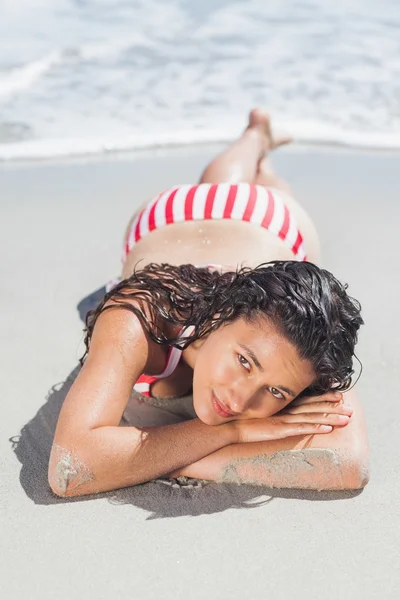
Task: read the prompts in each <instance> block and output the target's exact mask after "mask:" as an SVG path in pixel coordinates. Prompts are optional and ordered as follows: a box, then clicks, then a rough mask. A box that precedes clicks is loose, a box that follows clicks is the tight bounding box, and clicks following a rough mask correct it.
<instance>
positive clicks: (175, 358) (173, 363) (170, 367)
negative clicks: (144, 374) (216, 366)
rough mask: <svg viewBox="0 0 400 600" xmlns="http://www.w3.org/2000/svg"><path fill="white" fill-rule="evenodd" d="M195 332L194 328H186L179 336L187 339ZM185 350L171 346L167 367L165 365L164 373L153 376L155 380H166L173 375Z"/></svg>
mask: <svg viewBox="0 0 400 600" xmlns="http://www.w3.org/2000/svg"><path fill="white" fill-rule="evenodd" d="M193 330H194V326H192V325H191V326H190V327H186V328H184V329H182V331H181V333H180V334H179V339H182V340H183V339H185V338H186V337H188V336H190V335H191V334H192V333H193ZM182 352H183V350H182V349H181V348H175V347H174V346H171V347H170V349H169V351H168V355H167V361H166V365H165V369H164V371H163V372H162V373H160V374H159V375H153V377H154V379H165V378H166V377H169V376H170V375H172V373H173V372H174V371H175V369H176V367H177V366H178V363H179V361H180V359H181V355H182Z"/></svg>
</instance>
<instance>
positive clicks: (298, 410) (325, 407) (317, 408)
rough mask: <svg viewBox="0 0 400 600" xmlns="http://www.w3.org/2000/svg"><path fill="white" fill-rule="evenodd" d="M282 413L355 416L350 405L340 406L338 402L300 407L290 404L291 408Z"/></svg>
mask: <svg viewBox="0 0 400 600" xmlns="http://www.w3.org/2000/svg"><path fill="white" fill-rule="evenodd" d="M282 412H283V414H289V415H298V414H302V413H310V412H313V413H314V412H316V413H319V412H322V413H338V414H343V415H349V416H351V415H352V414H353V409H352V408H351V406H349V405H348V404H338V403H337V402H313V403H312V404H311V403H310V404H302V405H300V406H293V405H292V404H289V406H288V407H287V408H285V409H284V411H282Z"/></svg>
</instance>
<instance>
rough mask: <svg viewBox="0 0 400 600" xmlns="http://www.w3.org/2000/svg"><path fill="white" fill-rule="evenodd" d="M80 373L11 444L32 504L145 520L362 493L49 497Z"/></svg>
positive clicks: (92, 301) (91, 299) (238, 491)
mask: <svg viewBox="0 0 400 600" xmlns="http://www.w3.org/2000/svg"><path fill="white" fill-rule="evenodd" d="M103 295H104V288H101V289H99V290H96V291H95V292H93V294H91V295H90V296H87V297H86V298H84V299H83V300H82V301H81V302H80V303H79V304H78V311H79V314H80V316H81V318H82V320H84V318H85V315H86V313H87V311H88V310H90V309H91V308H93V307H94V306H96V305H97V303H98V301H99V300H101V298H102V296H103ZM79 370H80V366H77V367H75V369H74V370H73V371H72V372H71V373H70V374H69V375H68V377H67V378H66V380H65V381H64V382H60V383H57V384H55V385H53V386H52V388H51V389H50V390H49V392H48V394H47V397H46V403H45V404H44V405H43V406H42V407H41V408H40V409H39V411H38V413H37V414H36V415H35V416H34V417H33V419H31V420H30V421H29V422H28V423H27V424H26V425H25V426H24V427H23V429H22V431H21V434H20V435H16V436H14V437H12V438H11V439H10V442H11V444H12V447H13V450H14V452H15V454H16V456H17V458H18V460H19V461H20V463H21V465H22V468H21V473H20V481H21V485H22V487H23V489H24V491H25V493H26V494H27V496H28V497H29V498H30V499H31V500H33V502H35V503H36V504H42V505H50V504H61V503H72V502H90V501H93V500H95V499H98V498H107V499H108V500H109V502H111V503H113V504H132V505H133V506H137V507H139V508H142V509H143V510H145V511H147V512H148V513H150V514H149V516H148V517H147V518H148V519H157V518H165V517H180V516H185V515H192V516H196V515H202V514H212V513H218V512H222V511H224V510H226V509H228V508H243V509H250V508H256V507H258V506H262V505H265V504H268V503H269V502H271V501H272V500H273V499H274V498H288V499H298V500H314V501H315V500H317V501H327V500H339V499H347V498H353V497H354V496H357V495H358V494H359V493H361V490H356V491H342V492H314V491H309V490H292V489H291V490H286V489H270V488H264V487H255V486H249V485H227V484H217V483H213V482H210V483H209V484H207V485H204V486H203V487H200V488H194V489H191V488H185V487H180V488H172V487H170V486H167V485H165V484H163V483H160V482H150V483H145V484H141V485H137V486H134V487H130V488H125V489H122V490H116V491H113V492H107V493H103V494H96V495H91V496H82V497H78V498H59V497H57V496H55V495H54V494H53V493H52V492H51V490H50V488H49V486H48V483H47V466H48V462H49V457H50V451H51V446H52V442H53V438H54V432H55V428H56V424H57V420H58V415H59V413H60V410H61V406H62V404H63V402H64V399H65V397H66V395H67V393H68V390H69V389H70V387H71V385H72V384H73V382H74V380H75V378H76V376H77V375H78V373H79Z"/></svg>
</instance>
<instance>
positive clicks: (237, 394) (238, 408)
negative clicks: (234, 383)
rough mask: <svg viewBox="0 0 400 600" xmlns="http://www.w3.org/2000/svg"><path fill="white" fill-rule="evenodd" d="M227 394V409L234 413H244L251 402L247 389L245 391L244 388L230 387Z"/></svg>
mask: <svg viewBox="0 0 400 600" xmlns="http://www.w3.org/2000/svg"><path fill="white" fill-rule="evenodd" d="M227 396H228V398H227V400H228V401H227V403H226V405H227V407H228V409H229V410H231V411H232V412H234V413H236V414H242V413H244V412H245V411H246V410H247V409H248V408H249V406H250V404H251V398H252V395H251V393H250V392H249V391H248V390H247V391H246V390H245V389H241V390H234V389H230V390H229V392H228V394H227Z"/></svg>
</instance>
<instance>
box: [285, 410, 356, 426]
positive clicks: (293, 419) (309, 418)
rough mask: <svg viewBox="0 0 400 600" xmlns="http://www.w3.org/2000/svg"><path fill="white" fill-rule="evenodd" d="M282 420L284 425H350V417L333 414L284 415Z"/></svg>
mask: <svg viewBox="0 0 400 600" xmlns="http://www.w3.org/2000/svg"><path fill="white" fill-rule="evenodd" d="M281 419H282V420H283V422H284V423H314V424H319V425H332V426H333V427H344V426H345V425H347V424H348V423H349V421H350V416H349V415H341V414H332V413H302V414H298V415H289V414H287V415H282V417H281Z"/></svg>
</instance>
